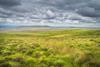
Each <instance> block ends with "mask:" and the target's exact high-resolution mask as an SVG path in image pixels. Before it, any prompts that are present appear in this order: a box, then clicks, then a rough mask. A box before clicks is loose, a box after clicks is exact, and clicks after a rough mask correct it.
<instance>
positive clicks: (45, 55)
mask: <svg viewBox="0 0 100 67" xmlns="http://www.w3.org/2000/svg"><path fill="white" fill-rule="evenodd" d="M0 67H100V30H86V29H81V30H80V29H76V30H52V31H41V32H39V31H36V32H5V33H0Z"/></svg>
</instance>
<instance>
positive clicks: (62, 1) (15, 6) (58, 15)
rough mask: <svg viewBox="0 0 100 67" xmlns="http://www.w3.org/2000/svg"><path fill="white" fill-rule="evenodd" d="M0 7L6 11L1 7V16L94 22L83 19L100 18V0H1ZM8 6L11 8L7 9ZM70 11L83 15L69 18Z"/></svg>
mask: <svg viewBox="0 0 100 67" xmlns="http://www.w3.org/2000/svg"><path fill="white" fill-rule="evenodd" d="M0 7H1V8H4V11H2V10H1V9H0V15H1V16H0V17H3V16H7V17H12V18H13V17H16V18H18V17H23V18H30V19H47V20H48V21H49V20H51V19H53V20H57V21H59V22H61V21H60V20H59V19H63V18H65V19H64V20H73V21H74V20H79V21H87V22H88V21H91V22H92V20H88V19H82V18H83V17H89V18H91V19H94V18H99V19H96V20H97V21H98V20H100V1H99V0H0ZM8 7H11V8H9V9H7V8H8ZM48 10H49V11H48ZM8 11H9V12H8ZM70 12H71V13H70ZM68 13H70V15H71V16H73V14H78V15H80V16H82V17H80V16H78V17H77V15H76V16H75V17H77V18H73V17H71V18H70V19H69V18H67V17H68Z"/></svg>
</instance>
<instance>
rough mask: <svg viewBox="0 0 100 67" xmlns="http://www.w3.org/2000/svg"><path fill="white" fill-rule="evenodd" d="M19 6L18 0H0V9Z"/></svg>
mask: <svg viewBox="0 0 100 67" xmlns="http://www.w3.org/2000/svg"><path fill="white" fill-rule="evenodd" d="M17 5H20V1H19V0H0V6H2V7H13V6H17Z"/></svg>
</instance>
